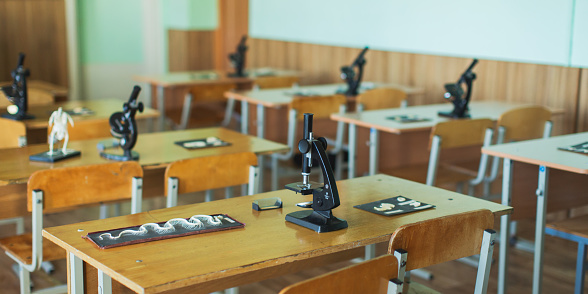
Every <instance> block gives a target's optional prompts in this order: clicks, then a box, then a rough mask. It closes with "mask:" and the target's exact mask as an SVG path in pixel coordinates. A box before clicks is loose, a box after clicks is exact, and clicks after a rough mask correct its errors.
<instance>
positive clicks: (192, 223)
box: [98, 215, 234, 240]
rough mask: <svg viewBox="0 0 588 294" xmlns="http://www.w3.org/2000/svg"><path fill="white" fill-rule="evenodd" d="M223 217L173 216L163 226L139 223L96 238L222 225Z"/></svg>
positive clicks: (164, 232) (163, 232)
mask: <svg viewBox="0 0 588 294" xmlns="http://www.w3.org/2000/svg"><path fill="white" fill-rule="evenodd" d="M223 218H224V217H223V216H222V215H218V216H214V217H212V216H210V215H193V216H192V217H190V219H189V220H186V219H184V218H173V219H170V220H168V221H167V222H165V224H163V226H160V225H159V224H156V223H147V224H143V225H141V226H140V227H139V229H137V230H124V231H122V232H120V233H119V234H118V236H116V237H113V236H112V235H111V234H110V233H104V234H101V235H100V236H98V238H99V239H100V240H104V238H107V239H110V240H116V239H119V238H121V237H124V236H143V235H147V233H148V232H149V230H151V231H154V232H156V233H157V234H167V233H171V232H174V231H175V230H176V228H175V226H176V225H180V226H181V227H182V228H184V229H187V230H196V229H199V228H202V227H203V226H204V224H205V223H206V224H208V225H210V226H220V225H222V220H223ZM224 219H225V220H227V221H229V222H234V221H233V220H230V219H229V218H224Z"/></svg>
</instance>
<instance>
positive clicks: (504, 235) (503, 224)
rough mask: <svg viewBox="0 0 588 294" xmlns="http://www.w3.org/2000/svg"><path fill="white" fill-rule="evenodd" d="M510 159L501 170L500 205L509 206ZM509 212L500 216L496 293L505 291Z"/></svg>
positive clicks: (506, 160)
mask: <svg viewBox="0 0 588 294" xmlns="http://www.w3.org/2000/svg"><path fill="white" fill-rule="evenodd" d="M512 167H513V166H512V160H510V159H508V158H505V159H504V162H503V171H502V205H508V206H510V202H511V192H512ZM509 230H510V214H506V215H503V216H502V217H501V218H500V244H499V245H500V251H499V255H498V294H504V293H506V272H507V269H508V250H509V244H508V238H509V235H510V234H509V232H508V231H509Z"/></svg>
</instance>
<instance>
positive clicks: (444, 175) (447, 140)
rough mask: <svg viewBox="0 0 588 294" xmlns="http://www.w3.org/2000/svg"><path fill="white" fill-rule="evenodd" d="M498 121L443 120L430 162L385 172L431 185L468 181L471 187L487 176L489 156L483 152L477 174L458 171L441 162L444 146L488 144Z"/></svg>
mask: <svg viewBox="0 0 588 294" xmlns="http://www.w3.org/2000/svg"><path fill="white" fill-rule="evenodd" d="M493 127H494V123H493V122H492V120H490V119H458V120H449V121H445V122H440V123H438V124H437V125H435V126H434V127H433V129H432V130H431V137H430V140H429V150H430V155H429V163H428V164H427V165H426V166H425V165H416V166H409V167H406V168H398V169H394V170H391V171H385V173H388V174H390V175H393V176H397V177H400V178H405V179H409V180H412V181H416V182H420V183H425V184H427V185H429V186H435V185H442V184H448V183H458V191H461V185H462V184H463V183H464V182H468V183H469V185H470V188H471V187H472V186H475V185H478V184H480V183H481V182H482V181H483V180H484V177H485V175H486V166H487V164H488V156H487V155H486V154H482V155H481V158H480V161H479V162H478V169H477V172H475V173H467V172H463V171H461V170H455V169H453V168H451V167H450V166H447V165H442V164H440V162H439V158H440V154H441V150H442V149H451V148H460V147H469V146H482V145H483V146H488V145H490V144H491V142H492V135H493Z"/></svg>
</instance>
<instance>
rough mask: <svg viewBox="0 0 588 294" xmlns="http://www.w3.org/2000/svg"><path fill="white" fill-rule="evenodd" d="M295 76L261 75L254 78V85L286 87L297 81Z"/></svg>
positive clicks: (261, 87) (271, 87)
mask: <svg viewBox="0 0 588 294" xmlns="http://www.w3.org/2000/svg"><path fill="white" fill-rule="evenodd" d="M299 80H300V77H297V76H263V77H256V78H255V82H254V83H255V85H256V86H257V87H259V88H260V89H273V88H288V87H292V85H293V84H295V83H298V81H299Z"/></svg>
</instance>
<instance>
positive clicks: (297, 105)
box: [290, 94, 347, 120]
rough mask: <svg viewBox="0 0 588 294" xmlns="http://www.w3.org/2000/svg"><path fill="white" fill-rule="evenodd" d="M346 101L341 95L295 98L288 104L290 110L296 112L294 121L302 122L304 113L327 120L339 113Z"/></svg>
mask: <svg viewBox="0 0 588 294" xmlns="http://www.w3.org/2000/svg"><path fill="white" fill-rule="evenodd" d="M346 104H347V99H346V98H345V96H343V95H339V94H336V95H327V96H295V97H293V99H292V101H291V102H290V109H293V110H296V119H298V120H303V119H304V113H313V114H314V118H315V119H317V118H329V116H330V115H331V114H332V113H337V112H339V111H340V108H341V105H346Z"/></svg>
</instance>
